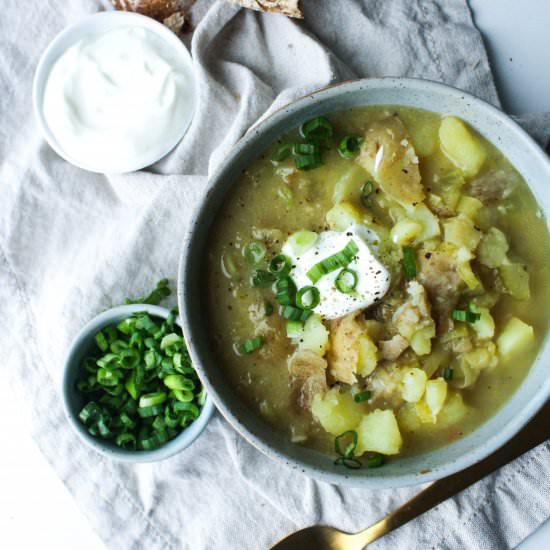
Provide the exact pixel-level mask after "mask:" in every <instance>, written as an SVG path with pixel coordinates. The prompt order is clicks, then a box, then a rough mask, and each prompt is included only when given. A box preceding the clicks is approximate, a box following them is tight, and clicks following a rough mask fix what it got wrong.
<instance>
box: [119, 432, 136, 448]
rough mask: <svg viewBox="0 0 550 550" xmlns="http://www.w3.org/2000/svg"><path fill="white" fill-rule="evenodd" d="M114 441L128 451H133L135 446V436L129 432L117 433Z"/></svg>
mask: <svg viewBox="0 0 550 550" xmlns="http://www.w3.org/2000/svg"><path fill="white" fill-rule="evenodd" d="M115 443H116V444H117V445H118V446H119V447H122V448H123V449H126V450H128V451H135V450H136V447H137V444H136V436H135V435H133V434H130V433H121V434H120V435H117V437H116V439H115Z"/></svg>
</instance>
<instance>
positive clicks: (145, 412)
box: [137, 405, 164, 418]
mask: <svg viewBox="0 0 550 550" xmlns="http://www.w3.org/2000/svg"><path fill="white" fill-rule="evenodd" d="M163 410H164V407H162V406H161V405H153V406H151V407H138V410H137V412H138V414H139V416H141V418H149V417H151V416H156V415H157V414H160V413H161V412H162V411H163Z"/></svg>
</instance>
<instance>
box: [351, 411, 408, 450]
mask: <svg viewBox="0 0 550 550" xmlns="http://www.w3.org/2000/svg"><path fill="white" fill-rule="evenodd" d="M402 444H403V439H402V438H401V432H400V431H399V426H398V425H397V420H396V418H395V414H394V413H393V411H391V410H385V411H383V410H380V409H376V410H375V411H373V412H371V413H369V414H366V415H365V416H364V417H363V420H361V423H360V424H359V426H358V427H357V448H356V450H355V454H356V455H357V456H361V455H362V454H363V453H365V452H366V451H372V452H376V453H382V454H384V455H395V454H398V453H399V451H400V450H401V445H402Z"/></svg>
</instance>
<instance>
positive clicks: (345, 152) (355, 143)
mask: <svg viewBox="0 0 550 550" xmlns="http://www.w3.org/2000/svg"><path fill="white" fill-rule="evenodd" d="M362 142H363V138H361V137H360V136H356V135H350V136H346V137H344V138H342V139H341V140H340V143H339V144H338V152H339V153H340V155H342V156H343V157H344V158H345V159H352V158H353V157H356V156H357V153H359V147H360V146H361V143H362Z"/></svg>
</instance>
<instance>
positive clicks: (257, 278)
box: [250, 269, 275, 288]
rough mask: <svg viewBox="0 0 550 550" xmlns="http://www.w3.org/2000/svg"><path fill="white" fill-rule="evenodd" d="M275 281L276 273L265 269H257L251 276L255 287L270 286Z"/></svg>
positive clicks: (251, 282) (251, 281)
mask: <svg viewBox="0 0 550 550" xmlns="http://www.w3.org/2000/svg"><path fill="white" fill-rule="evenodd" d="M273 281H275V275H273V273H269V271H265V269H258V270H256V271H255V272H254V273H253V274H252V277H251V278H250V284H251V285H252V286H253V287H254V288H259V287H266V286H269V285H270V284H271V283H272V282H273Z"/></svg>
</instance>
